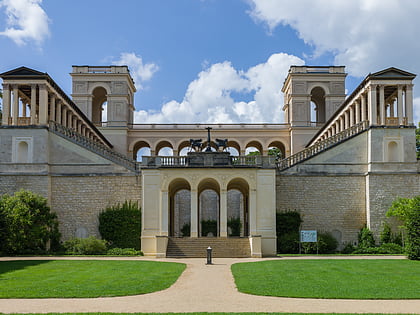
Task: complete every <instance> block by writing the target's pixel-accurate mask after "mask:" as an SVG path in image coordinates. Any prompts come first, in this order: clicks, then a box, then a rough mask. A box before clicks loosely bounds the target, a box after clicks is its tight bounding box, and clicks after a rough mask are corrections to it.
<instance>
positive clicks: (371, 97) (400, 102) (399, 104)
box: [312, 82, 413, 143]
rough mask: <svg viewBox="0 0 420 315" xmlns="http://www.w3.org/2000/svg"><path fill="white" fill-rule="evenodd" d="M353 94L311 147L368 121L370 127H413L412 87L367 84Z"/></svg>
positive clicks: (394, 84) (408, 85)
mask: <svg viewBox="0 0 420 315" xmlns="http://www.w3.org/2000/svg"><path fill="white" fill-rule="evenodd" d="M356 91H357V89H356ZM353 94H355V95H351V96H350V97H349V98H348V99H347V100H346V101H345V102H344V105H343V106H342V109H341V110H340V112H339V113H338V114H337V115H336V116H335V118H334V119H333V120H331V121H330V122H329V123H328V124H327V125H326V126H325V127H324V128H323V130H322V132H321V133H320V134H319V135H318V136H317V138H316V139H314V140H313V141H312V143H315V142H316V141H319V140H324V139H327V138H329V137H331V136H334V135H336V134H338V133H340V132H342V131H344V130H346V129H348V128H351V127H352V126H354V125H357V124H359V123H361V122H363V121H368V122H369V126H412V125H413V84H396V83H393V84H375V83H372V82H368V83H367V84H366V85H365V86H363V87H362V88H361V89H359V91H358V92H357V93H353Z"/></svg>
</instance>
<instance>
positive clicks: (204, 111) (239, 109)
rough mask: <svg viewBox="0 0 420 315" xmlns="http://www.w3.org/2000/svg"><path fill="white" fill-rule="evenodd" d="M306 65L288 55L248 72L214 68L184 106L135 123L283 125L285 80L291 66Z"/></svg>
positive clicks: (141, 115)
mask: <svg viewBox="0 0 420 315" xmlns="http://www.w3.org/2000/svg"><path fill="white" fill-rule="evenodd" d="M302 64H304V61H303V60H302V59H300V58H298V57H295V56H292V55H288V54H284V53H279V54H273V55H272V56H271V57H270V58H269V59H268V60H267V61H266V62H265V63H261V64H259V65H256V66H254V67H252V68H250V69H248V70H247V71H243V70H237V69H235V68H234V67H233V66H232V64H231V63H230V62H228V61H225V62H222V63H217V64H213V65H211V66H210V67H208V68H207V69H205V70H203V71H201V72H200V73H199V74H198V77H197V79H195V80H194V81H192V82H191V83H190V84H189V86H188V88H187V91H186V93H185V96H184V99H183V100H182V101H181V102H178V101H175V100H172V101H170V102H167V103H165V104H163V105H162V108H161V109H160V110H159V111H144V110H140V111H137V112H135V116H134V117H135V118H134V120H135V122H136V123H145V122H154V123H170V122H177V123H182V122H204V123H205V122H207V123H222V122H223V123H229V122H280V121H281V120H282V116H281V108H282V106H283V97H282V94H281V87H282V83H283V80H284V78H285V77H286V75H287V71H288V69H289V67H290V65H302ZM232 94H234V95H235V96H233V95H232ZM238 95H239V96H238ZM241 95H243V96H244V98H245V96H248V97H249V95H251V96H252V100H251V101H244V100H238V98H239V97H240V96H241Z"/></svg>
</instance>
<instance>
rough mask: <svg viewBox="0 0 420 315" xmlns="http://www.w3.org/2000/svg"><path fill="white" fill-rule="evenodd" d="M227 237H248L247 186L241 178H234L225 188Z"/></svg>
mask: <svg viewBox="0 0 420 315" xmlns="http://www.w3.org/2000/svg"><path fill="white" fill-rule="evenodd" d="M227 191H228V194H227V224H228V236H232V237H235V236H236V237H239V236H240V237H244V236H248V235H249V222H248V218H249V207H248V200H249V185H248V183H247V182H246V181H245V180H244V179H242V178H236V179H233V180H232V181H230V182H229V184H228V186H227Z"/></svg>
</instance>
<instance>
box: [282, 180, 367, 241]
mask: <svg viewBox="0 0 420 315" xmlns="http://www.w3.org/2000/svg"><path fill="white" fill-rule="evenodd" d="M276 179H277V185H276V186H277V187H276V188H277V194H276V198H277V200H276V208H277V209H276V210H277V212H280V211H286V210H297V211H299V212H300V213H301V215H302V218H303V224H302V229H306V230H318V231H325V232H331V233H332V234H333V235H334V236H335V237H336V238H337V239H338V240H339V243H340V246H342V245H344V244H346V243H354V242H356V241H357V233H358V231H359V230H360V228H362V227H363V226H364V225H365V224H366V211H365V209H366V208H365V194H366V191H365V187H366V186H365V176H351V175H347V176H338V175H335V176H326V175H324V176H322V175H318V176H296V175H295V176H288V175H277V178H276Z"/></svg>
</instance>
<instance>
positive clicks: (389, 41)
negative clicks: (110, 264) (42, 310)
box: [0, 0, 420, 123]
mask: <svg viewBox="0 0 420 315" xmlns="http://www.w3.org/2000/svg"><path fill="white" fill-rule="evenodd" d="M419 15H420V1H414V0H352V1H339V0H294V1H289V0H119V1H115V0H84V1H80V0H71V1H70V0H0V72H5V71H8V70H11V69H14V68H17V67H20V66H26V67H29V68H33V69H35V70H38V71H41V72H47V73H48V74H49V75H50V76H51V77H52V78H53V79H54V80H55V81H56V82H57V83H58V84H59V85H60V87H61V88H62V89H63V90H64V91H65V92H66V93H67V94H69V95H70V93H71V77H70V75H69V73H70V72H71V66H72V65H97V66H101V65H111V64H115V65H121V64H125V65H128V66H129V68H130V72H131V75H132V76H133V78H134V80H135V82H136V87H137V92H136V95H135V107H136V112H135V115H134V117H135V118H134V119H135V122H136V123H150V122H153V123H187V122H193V123H199V122H201V123H236V122H246V123H260V122H267V123H282V122H284V118H283V113H282V110H281V109H282V107H283V95H282V93H281V87H282V84H283V82H284V79H285V77H286V75H287V71H288V69H289V67H290V66H291V65H305V64H306V65H322V66H324V65H340V66H346V71H347V73H348V76H347V79H346V89H347V91H348V94H350V93H351V92H352V91H353V89H354V88H355V87H356V86H357V85H358V84H359V83H360V82H361V81H362V80H363V78H364V77H365V76H366V75H368V74H369V73H373V72H376V71H380V70H383V69H386V68H388V67H397V68H400V69H403V70H405V71H409V72H412V73H415V74H420V57H419V56H420V55H419V51H420V40H419V37H420V19H418V16H419ZM417 81H418V79H416V80H415V81H414V83H415V84H416V83H417ZM414 104H415V121H416V122H417V123H418V122H419V121H420V85H419V86H417V85H415V87H414Z"/></svg>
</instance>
